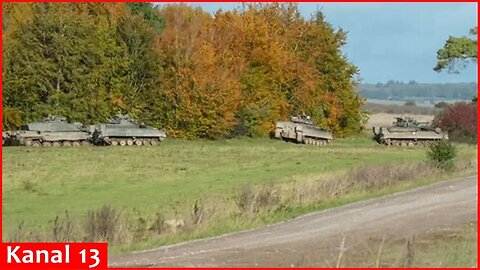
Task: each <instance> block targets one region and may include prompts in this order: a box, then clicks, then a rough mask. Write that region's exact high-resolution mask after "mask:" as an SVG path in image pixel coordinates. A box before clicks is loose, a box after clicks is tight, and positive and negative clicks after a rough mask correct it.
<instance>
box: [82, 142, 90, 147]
mask: <svg viewBox="0 0 480 270" xmlns="http://www.w3.org/2000/svg"><path fill="white" fill-rule="evenodd" d="M81 145H82V146H89V145H90V143H89V142H88V141H82V142H81Z"/></svg>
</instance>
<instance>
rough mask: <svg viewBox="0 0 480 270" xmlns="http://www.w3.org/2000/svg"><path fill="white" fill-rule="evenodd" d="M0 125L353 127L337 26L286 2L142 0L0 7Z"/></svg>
mask: <svg viewBox="0 0 480 270" xmlns="http://www.w3.org/2000/svg"><path fill="white" fill-rule="evenodd" d="M3 5H4V6H3V7H4V17H3V30H4V31H3V36H2V39H3V63H4V64H3V67H4V68H3V74H2V76H3V127H4V128H14V127H15V126H18V124H19V123H21V122H27V121H32V120H38V119H39V118H41V117H43V116H45V115H47V114H61V115H65V116H67V117H69V118H71V119H73V120H77V121H81V122H83V123H86V124H89V123H97V122H103V121H105V120H106V119H108V118H109V117H110V116H111V115H113V114H115V113H119V112H120V113H129V114H131V115H132V116H134V117H136V118H137V119H139V120H141V121H143V122H145V123H147V124H150V125H152V126H155V127H164V128H166V129H167V131H168V133H169V135H171V136H178V137H188V138H194V137H201V138H217V137H224V136H235V135H250V136H256V135H266V134H268V132H269V131H271V130H272V129H273V128H274V123H275V121H277V120H279V119H286V118H287V117H288V116H289V115H290V114H296V113H301V112H304V113H306V114H310V115H311V116H312V118H313V119H314V120H315V121H316V122H317V124H318V125H320V126H323V127H328V128H330V129H331V130H332V131H333V132H334V133H335V134H336V135H337V136H346V135H350V134H354V133H358V132H359V131H360V130H361V129H362V121H363V120H364V119H363V115H362V113H361V110H360V107H361V105H362V103H363V98H361V97H360V96H359V95H358V94H357V93H356V92H355V91H354V87H355V84H354V81H353V80H352V77H353V75H354V74H356V73H357V68H356V67H355V66H353V65H351V64H350V63H349V62H348V61H347V59H346V58H345V57H344V56H343V55H342V53H341V51H340V48H341V46H343V45H344V44H345V42H346V32H344V31H343V30H341V29H340V30H334V29H333V28H332V26H331V25H330V24H328V23H327V22H325V21H324V18H323V16H322V13H321V12H316V13H315V14H314V15H313V16H312V18H310V19H305V18H303V17H302V16H301V15H300V13H299V11H298V8H297V6H296V5H295V4H278V3H273V4H260V5H249V6H246V7H244V8H242V9H237V10H233V11H218V12H216V13H215V14H214V15H211V14H209V13H207V12H205V11H203V10H202V9H201V8H192V7H189V6H186V5H165V6H162V7H161V8H159V9H156V8H154V7H153V6H152V5H151V4H148V3H128V4H125V3H9V4H3Z"/></svg>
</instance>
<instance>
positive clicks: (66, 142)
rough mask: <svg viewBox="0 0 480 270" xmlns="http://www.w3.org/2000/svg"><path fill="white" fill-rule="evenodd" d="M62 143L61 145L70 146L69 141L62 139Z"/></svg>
mask: <svg viewBox="0 0 480 270" xmlns="http://www.w3.org/2000/svg"><path fill="white" fill-rule="evenodd" d="M62 145H63V147H70V146H72V143H71V142H69V141H64V142H63V143H62Z"/></svg>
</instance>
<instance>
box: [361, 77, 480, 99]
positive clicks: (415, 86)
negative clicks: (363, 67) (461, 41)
mask: <svg viewBox="0 0 480 270" xmlns="http://www.w3.org/2000/svg"><path fill="white" fill-rule="evenodd" d="M357 91H359V92H360V93H361V95H363V96H364V97H366V98H374V99H403V98H408V97H418V98H425V99H429V98H431V99H460V100H471V99H472V98H473V97H474V96H475V95H476V94H477V84H476V83H473V82H472V83H445V84H440V83H417V82H415V81H410V82H408V83H403V82H398V81H389V82H387V83H385V84H382V83H377V84H360V85H358V87H357Z"/></svg>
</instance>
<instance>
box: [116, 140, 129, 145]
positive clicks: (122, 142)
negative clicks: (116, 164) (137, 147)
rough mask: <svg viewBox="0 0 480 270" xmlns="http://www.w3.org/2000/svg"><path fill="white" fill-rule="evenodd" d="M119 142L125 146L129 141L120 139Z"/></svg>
mask: <svg viewBox="0 0 480 270" xmlns="http://www.w3.org/2000/svg"><path fill="white" fill-rule="evenodd" d="M118 144H120V146H125V145H127V141H125V140H120V141H119V142H118Z"/></svg>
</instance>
